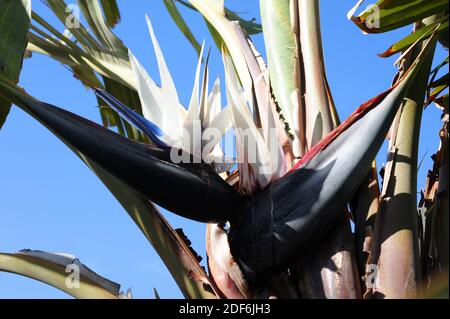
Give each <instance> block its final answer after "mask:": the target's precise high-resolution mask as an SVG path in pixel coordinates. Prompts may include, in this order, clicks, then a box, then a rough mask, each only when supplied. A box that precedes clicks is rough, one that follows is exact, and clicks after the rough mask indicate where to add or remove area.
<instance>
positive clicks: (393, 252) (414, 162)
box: [368, 18, 436, 298]
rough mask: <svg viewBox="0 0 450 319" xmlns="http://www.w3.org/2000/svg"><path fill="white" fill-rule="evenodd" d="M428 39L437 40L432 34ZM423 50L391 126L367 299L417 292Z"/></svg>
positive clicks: (428, 61) (414, 53)
mask: <svg viewBox="0 0 450 319" xmlns="http://www.w3.org/2000/svg"><path fill="white" fill-rule="evenodd" d="M433 19H435V18H433ZM433 19H428V21H424V24H428V23H432V22H433V21H434V20H433ZM431 41H434V43H433V45H436V40H435V39H434V40H431ZM424 45H425V44H424V43H421V44H419V45H417V46H416V48H415V49H414V50H413V51H412V52H410V55H409V57H408V61H406V63H405V65H404V68H405V69H406V68H408V66H409V64H410V63H412V61H414V59H415V57H416V56H417V54H418V53H419V52H420V50H421V48H422V47H423V46H424ZM428 52H429V53H428V54H427V56H426V57H425V58H424V65H423V67H422V68H421V69H420V71H419V73H418V75H417V76H416V79H415V81H414V83H413V84H412V86H411V88H410V89H409V91H408V92H407V94H406V96H405V100H404V104H403V105H402V107H401V108H400V110H399V113H398V115H397V118H396V121H395V123H394V126H393V128H392V129H391V137H390V147H389V157H388V163H387V165H386V169H385V175H384V185H383V191H382V202H381V209H380V212H379V213H378V215H377V220H376V223H375V234H374V241H373V243H374V246H373V255H371V260H370V264H374V265H377V267H376V268H375V269H376V272H375V276H376V286H375V287H372V288H371V289H370V291H369V294H368V297H369V298H415V297H417V296H418V282H420V279H421V274H420V261H419V247H418V246H419V242H418V238H419V237H418V236H419V234H418V223H417V220H418V218H417V198H416V192H417V166H418V147H419V134H420V124H421V119H422V110H423V105H424V98H425V92H426V89H427V84H428V76H429V72H430V70H431V64H432V61H433V54H434V50H430V51H428Z"/></svg>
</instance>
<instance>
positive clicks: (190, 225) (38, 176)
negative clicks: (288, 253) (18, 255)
mask: <svg viewBox="0 0 450 319" xmlns="http://www.w3.org/2000/svg"><path fill="white" fill-rule="evenodd" d="M72 2H74V1H68V3H72ZM118 2H119V6H120V10H121V13H122V22H121V23H120V24H119V25H118V27H116V29H115V31H116V33H117V34H118V35H119V37H121V38H122V39H123V40H124V42H125V44H126V45H127V46H128V47H129V48H130V49H131V50H132V51H133V52H134V54H135V55H136V56H137V57H138V58H139V59H140V61H141V62H142V63H143V64H144V66H145V67H146V68H147V69H148V70H149V73H150V74H151V75H152V76H153V77H154V79H155V80H156V81H158V80H159V77H158V72H157V67H156V62H155V58H154V54H153V49H152V46H151V41H150V38H149V35H148V31H147V27H146V23H145V17H144V15H145V14H146V13H148V14H149V16H150V18H151V20H152V22H153V25H154V27H155V31H156V35H157V37H158V39H159V42H160V45H161V47H162V49H163V51H164V54H165V57H166V59H167V62H168V65H169V68H170V70H171V72H172V75H173V77H174V80H175V83H176V85H177V88H178V90H179V95H180V99H181V101H182V102H183V103H184V104H185V105H186V104H187V103H188V101H189V97H190V94H191V90H192V84H193V77H194V72H195V67H196V62H197V57H196V53H195V51H194V50H193V49H192V47H191V46H190V44H189V43H188V42H187V41H186V40H185V38H184V37H183V35H182V34H181V32H180V31H179V30H178V29H177V27H176V26H175V24H174V23H173V22H172V20H171V18H170V16H169V14H168V13H167V11H166V10H165V8H164V5H163V3H162V1H161V0H145V1H144V0H134V1H129V0H128V1H125V0H119V1H118ZM355 2H356V0H341V1H336V0H322V1H321V9H322V33H323V42H324V50H325V59H326V67H327V73H328V79H329V82H330V86H331V89H332V92H333V96H334V99H335V101H336V105H337V107H338V111H339V114H340V116H341V118H342V119H344V118H345V117H347V116H348V115H349V114H350V113H351V112H352V111H353V110H354V109H355V108H356V107H357V106H359V105H360V104H361V103H363V102H364V101H366V100H368V99H369V98H371V97H373V96H375V95H377V94H378V93H380V92H382V91H383V90H385V89H387V88H388V87H389V86H390V83H391V82H392V78H393V76H394V74H395V72H396V70H395V68H394V67H393V62H394V60H395V58H390V59H381V58H379V57H378V56H377V55H376V53H378V52H382V51H383V50H384V49H386V48H387V47H388V46H389V45H390V44H391V43H393V42H395V40H397V39H399V38H400V36H401V35H406V34H407V32H408V29H403V30H399V31H396V32H392V33H390V34H385V35H378V36H377V35H363V34H361V32H360V31H359V29H358V28H357V27H356V26H355V25H353V23H351V22H349V21H348V20H347V19H346V13H347V11H348V10H349V9H350V8H351V7H352V6H353V5H354V3H355ZM225 3H226V5H227V6H228V7H229V8H231V9H232V10H234V11H237V12H239V13H240V14H241V15H243V16H244V17H247V18H252V17H255V18H256V19H257V20H258V21H260V14H259V6H258V1H257V0H246V1H238V0H227V1H225ZM33 9H34V10H35V11H37V12H38V13H39V14H40V15H41V16H43V17H45V18H46V19H48V21H50V22H52V24H54V25H60V24H58V22H57V21H56V19H55V18H54V17H53V16H52V13H51V12H50V10H49V9H48V8H47V7H45V6H44V5H43V4H42V3H41V2H40V1H36V0H34V1H33ZM183 12H184V13H185V14H186V17H187V20H188V22H189V24H190V26H191V27H192V29H193V31H194V33H195V34H196V36H197V38H198V39H200V40H202V39H205V41H206V44H207V45H208V46H211V47H212V48H213V51H212V58H211V74H212V76H213V77H215V76H221V77H222V79H223V70H222V64H221V60H220V56H219V53H218V51H217V49H216V48H215V46H214V43H213V41H212V40H211V38H210V36H209V34H208V32H207V29H206V27H205V24H204V22H203V20H202V19H201V18H200V16H199V15H198V14H195V13H192V12H190V11H189V10H184V9H183ZM254 41H255V42H256V45H257V47H258V49H259V50H260V51H261V52H263V54H264V43H263V38H262V36H260V35H259V36H256V37H254ZM438 51H439V53H438V55H437V58H436V62H440V61H441V60H442V59H443V58H444V57H445V56H446V55H447V53H446V52H444V50H443V49H442V48H440V49H439V50H438ZM20 85H21V86H23V87H24V88H26V90H27V91H28V92H29V93H30V94H31V95H33V96H35V97H37V98H39V99H41V100H43V101H46V102H49V103H52V104H55V105H58V106H60V107H63V108H66V109H68V110H70V111H72V112H74V113H77V114H80V115H82V116H84V117H86V118H89V119H91V120H93V121H97V122H99V121H100V116H99V112H98V109H97V107H96V99H95V97H94V95H93V93H92V92H90V91H88V90H87V89H86V88H85V87H83V86H82V85H81V83H80V82H79V81H77V80H75V79H74V78H73V76H72V74H71V72H70V71H68V70H67V69H65V68H64V67H63V66H61V65H60V64H59V63H57V62H55V61H53V60H51V59H49V58H48V57H45V56H40V55H37V54H35V55H34V56H33V57H32V58H31V59H27V60H26V61H25V63H24V68H23V72H22V75H21V80H20ZM440 127H441V123H440V111H438V110H437V109H436V108H435V107H434V106H431V107H429V108H428V109H427V110H426V111H425V113H424V119H423V126H422V128H423V129H422V131H421V145H420V152H419V154H420V157H421V158H422V156H425V154H426V156H425V159H424V162H423V164H422V167H421V169H420V171H419V179H418V181H419V189H420V187H422V186H423V184H424V182H425V177H426V172H427V169H428V168H430V167H431V163H432V162H431V160H430V155H432V154H433V153H434V152H435V151H436V150H437V147H438V145H439V140H438V135H437V134H438V131H439V129H440ZM385 159H386V147H384V148H383V149H382V150H381V152H380V155H379V156H378V162H379V165H380V167H381V165H382V164H383V163H384V161H385ZM149 183H151V181H149ZM165 216H166V217H167V218H168V219H169V221H170V222H171V223H172V225H173V226H174V227H175V228H179V227H182V228H183V229H184V231H185V233H186V234H187V235H188V236H189V238H190V240H191V241H192V242H193V246H194V248H195V249H196V250H197V252H198V253H199V254H201V255H202V256H203V257H205V238H204V237H205V226H204V225H202V224H200V223H196V222H192V221H188V220H185V219H183V218H180V217H177V216H175V215H173V214H171V213H169V212H165ZM24 248H29V249H39V250H44V251H49V252H66V253H71V254H74V255H76V256H77V257H78V258H79V259H80V260H81V261H82V262H83V263H85V264H86V265H87V266H89V267H90V268H92V269H93V270H95V271H96V272H97V273H98V274H100V275H102V276H105V277H107V278H109V279H111V280H113V281H115V282H117V283H120V284H121V285H122V289H123V290H127V289H128V288H130V287H131V288H132V290H133V294H134V296H135V297H137V298H153V287H155V288H156V289H157V290H158V292H159V294H160V296H161V297H162V298H181V297H182V295H181V293H180V291H179V289H178V287H177V286H176V284H175V282H174V280H173V279H172V278H171V276H170V274H169V272H168V271H167V270H166V268H165V266H164V264H163V263H162V262H161V260H160V258H159V257H158V255H157V254H156V252H155V251H154V250H153V248H152V247H151V245H150V244H149V243H148V242H147V240H146V239H145V237H144V235H143V234H142V233H141V232H140V231H139V230H138V228H137V226H135V224H134V223H133V222H132V220H131V219H130V218H129V217H128V215H127V214H126V212H125V211H124V210H123V209H122V207H121V206H120V205H119V204H118V203H117V201H116V200H115V199H114V197H113V196H112V195H111V194H110V193H109V192H108V191H107V189H106V188H105V187H104V186H103V184H102V183H101V182H100V181H99V180H98V179H97V177H96V176H94V174H92V173H91V171H90V170H89V169H88V168H87V167H86V166H85V165H84V164H83V163H82V162H81V161H80V160H79V159H78V158H77V157H76V156H75V155H74V154H73V153H72V152H71V151H69V149H67V148H66V146H65V145H63V144H62V143H61V142H60V140H58V139H57V138H56V137H55V136H53V135H52V134H51V133H49V132H48V131H47V130H46V129H45V128H44V127H43V126H41V125H40V124H38V123H37V122H36V121H35V120H33V119H32V118H31V117H29V116H28V115H26V114H25V113H24V112H22V111H21V110H19V109H18V108H16V107H13V109H12V111H11V113H10V116H9V117H8V120H7V122H6V124H5V126H4V127H3V129H2V130H1V131H0V251H2V252H15V251H17V250H20V249H24ZM204 259H205V258H204ZM203 264H205V263H204V262H203ZM0 298H69V296H68V295H66V294H65V293H63V292H60V291H58V290H56V289H54V288H52V287H48V286H46V285H44V284H41V283H39V282H37V281H33V280H31V279H27V278H23V277H20V276H16V275H11V274H5V273H0Z"/></svg>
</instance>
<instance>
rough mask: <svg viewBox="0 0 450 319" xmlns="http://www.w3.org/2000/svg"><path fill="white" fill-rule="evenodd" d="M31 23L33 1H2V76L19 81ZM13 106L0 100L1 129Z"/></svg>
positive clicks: (0, 44) (0, 23)
mask: <svg viewBox="0 0 450 319" xmlns="http://www.w3.org/2000/svg"><path fill="white" fill-rule="evenodd" d="M30 22H31V0H21V1H17V0H16V1H0V30H1V36H0V74H2V75H3V76H5V77H7V78H8V79H10V80H11V81H13V82H14V83H17V82H18V81H19V74H20V70H21V69H22V60H23V55H24V52H25V48H26V45H27V33H28V29H29V28H30ZM10 107H11V104H10V103H9V102H7V101H5V100H3V99H1V98H0V129H1V128H2V126H3V124H4V122H5V120H6V117H7V116H8V113H9V110H10Z"/></svg>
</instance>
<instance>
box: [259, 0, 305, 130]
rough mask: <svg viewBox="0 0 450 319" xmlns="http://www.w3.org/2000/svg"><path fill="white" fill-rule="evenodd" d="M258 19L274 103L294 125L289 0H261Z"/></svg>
mask: <svg viewBox="0 0 450 319" xmlns="http://www.w3.org/2000/svg"><path fill="white" fill-rule="evenodd" d="M260 6H261V19H262V24H263V28H264V42H265V46H266V51H267V58H268V67H269V73H270V79H271V80H270V82H271V86H272V90H273V94H274V96H275V99H276V101H277V105H278V107H279V109H280V111H281V114H282V116H283V117H284V120H285V121H286V123H287V124H288V127H289V129H292V128H294V127H295V124H294V121H295V120H294V114H293V106H292V101H291V96H292V93H293V92H295V91H296V89H297V86H296V78H295V75H296V74H297V73H298V72H297V71H296V66H295V61H296V59H297V44H296V41H295V34H294V33H293V32H292V29H291V20H290V10H289V0H281V1H277V0H261V2H260Z"/></svg>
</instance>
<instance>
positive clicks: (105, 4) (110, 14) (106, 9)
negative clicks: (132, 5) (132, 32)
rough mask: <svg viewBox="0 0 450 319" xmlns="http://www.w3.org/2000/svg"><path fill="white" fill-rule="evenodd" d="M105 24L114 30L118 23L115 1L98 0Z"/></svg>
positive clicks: (118, 13) (118, 15) (118, 16)
mask: <svg viewBox="0 0 450 319" xmlns="http://www.w3.org/2000/svg"><path fill="white" fill-rule="evenodd" d="M100 3H101V5H102V9H103V13H104V14H105V18H106V23H107V24H108V26H109V27H110V28H114V27H115V26H116V24H117V23H119V22H120V11H119V7H118V5H117V2H116V0H100Z"/></svg>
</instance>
